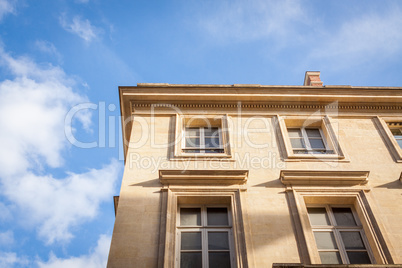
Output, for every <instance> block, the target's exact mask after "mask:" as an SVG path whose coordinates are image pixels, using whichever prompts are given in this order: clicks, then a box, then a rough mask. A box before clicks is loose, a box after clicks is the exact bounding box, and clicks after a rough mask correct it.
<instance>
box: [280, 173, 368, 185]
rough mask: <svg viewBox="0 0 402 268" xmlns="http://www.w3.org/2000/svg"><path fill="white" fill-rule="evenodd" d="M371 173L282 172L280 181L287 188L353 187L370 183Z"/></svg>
mask: <svg viewBox="0 0 402 268" xmlns="http://www.w3.org/2000/svg"><path fill="white" fill-rule="evenodd" d="M369 173H370V172H369V171H331V170H322V171H321V170H282V171H281V173H280V180H281V182H282V183H283V184H284V185H286V186H295V185H308V186H314V185H316V186H325V185H331V186H352V185H363V184H366V183H367V182H368V175H369Z"/></svg>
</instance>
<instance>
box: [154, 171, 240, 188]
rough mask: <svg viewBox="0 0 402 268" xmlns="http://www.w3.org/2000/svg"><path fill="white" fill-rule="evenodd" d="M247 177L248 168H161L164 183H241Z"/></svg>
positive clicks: (160, 178)
mask: <svg viewBox="0 0 402 268" xmlns="http://www.w3.org/2000/svg"><path fill="white" fill-rule="evenodd" d="M247 177H248V170H159V180H160V182H161V183H162V184H164V185H171V184H173V185H178V184H179V185H240V184H244V183H246V182H247Z"/></svg>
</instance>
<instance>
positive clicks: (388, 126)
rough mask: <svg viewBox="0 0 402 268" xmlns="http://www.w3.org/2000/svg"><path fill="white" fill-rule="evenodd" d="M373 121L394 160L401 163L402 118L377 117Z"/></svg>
mask: <svg viewBox="0 0 402 268" xmlns="http://www.w3.org/2000/svg"><path fill="white" fill-rule="evenodd" d="M373 121H374V123H375V125H376V126H377V128H378V130H379V131H380V133H381V136H382V138H383V141H384V143H385V145H386V146H387V149H388V151H389V152H390V153H391V155H392V157H393V158H394V160H395V161H396V162H399V163H402V118H400V117H397V118H394V117H385V118H380V117H378V116H377V117H374V118H373Z"/></svg>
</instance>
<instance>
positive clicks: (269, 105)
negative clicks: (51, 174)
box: [131, 102, 402, 112]
mask: <svg viewBox="0 0 402 268" xmlns="http://www.w3.org/2000/svg"><path fill="white" fill-rule="evenodd" d="M131 107H132V111H131V112H134V111H135V108H150V107H155V108H172V107H175V108H198V109H204V108H219V109H221V108H246V109H247V108H251V109H314V110H318V109H340V110H401V109H402V106H400V105H344V104H341V105H333V104H326V105H321V104H320V105H318V104H276V103H263V104H247V103H244V104H243V103H212V104H211V103H143V102H141V103H137V102H132V103H131Z"/></svg>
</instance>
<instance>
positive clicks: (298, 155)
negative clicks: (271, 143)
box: [273, 116, 345, 161]
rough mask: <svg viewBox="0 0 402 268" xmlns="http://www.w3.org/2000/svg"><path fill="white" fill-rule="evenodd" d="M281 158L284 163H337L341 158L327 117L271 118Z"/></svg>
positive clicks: (338, 145) (340, 152) (336, 138)
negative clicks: (301, 161)
mask: <svg viewBox="0 0 402 268" xmlns="http://www.w3.org/2000/svg"><path fill="white" fill-rule="evenodd" d="M273 122H274V125H275V129H276V131H277V135H278V144H279V149H280V152H281V155H282V156H283V158H284V160H286V161H300V160H303V161H340V160H345V156H344V153H343V150H342V148H341V145H340V143H339V141H338V137H337V135H336V132H335V130H334V127H333V124H332V123H331V120H330V118H329V117H328V116H325V117H308V118H305V117H300V116H282V117H279V116H278V117H274V119H273Z"/></svg>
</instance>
